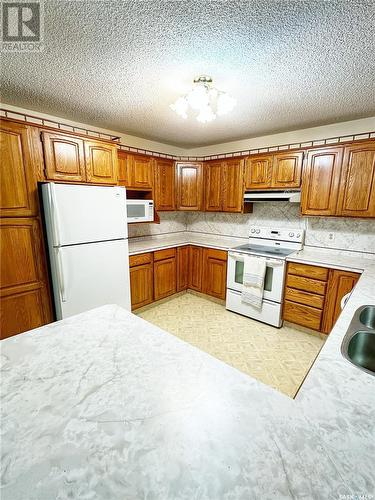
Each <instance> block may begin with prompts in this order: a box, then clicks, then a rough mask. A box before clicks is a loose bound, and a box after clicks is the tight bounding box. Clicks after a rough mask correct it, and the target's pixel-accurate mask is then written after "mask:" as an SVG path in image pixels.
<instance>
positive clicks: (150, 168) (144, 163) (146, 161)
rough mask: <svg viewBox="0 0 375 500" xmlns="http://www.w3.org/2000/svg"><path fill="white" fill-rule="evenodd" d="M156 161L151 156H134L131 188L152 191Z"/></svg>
mask: <svg viewBox="0 0 375 500" xmlns="http://www.w3.org/2000/svg"><path fill="white" fill-rule="evenodd" d="M153 163H154V160H153V158H152V157H151V156H139V155H134V156H133V157H132V165H131V187H135V188H144V189H152V181H153V175H154V164H153Z"/></svg>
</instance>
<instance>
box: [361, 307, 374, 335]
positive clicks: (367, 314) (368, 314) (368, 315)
mask: <svg viewBox="0 0 375 500" xmlns="http://www.w3.org/2000/svg"><path fill="white" fill-rule="evenodd" d="M359 321H360V322H361V323H362V325H365V326H367V327H368V328H371V329H372V330H375V306H366V307H365V308H364V309H363V311H362V312H361V314H360V315H359Z"/></svg>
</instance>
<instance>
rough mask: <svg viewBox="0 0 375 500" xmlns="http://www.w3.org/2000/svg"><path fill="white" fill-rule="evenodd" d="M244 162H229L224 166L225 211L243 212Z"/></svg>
mask: <svg viewBox="0 0 375 500" xmlns="http://www.w3.org/2000/svg"><path fill="white" fill-rule="evenodd" d="M243 172H244V161H243V160H228V161H226V162H225V163H224V165H223V211H224V212H242V205H243V196H244V184H243Z"/></svg>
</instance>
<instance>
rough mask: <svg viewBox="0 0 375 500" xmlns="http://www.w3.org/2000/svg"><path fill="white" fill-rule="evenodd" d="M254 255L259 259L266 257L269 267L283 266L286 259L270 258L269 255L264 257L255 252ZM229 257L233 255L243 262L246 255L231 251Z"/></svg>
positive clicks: (235, 258)
mask: <svg viewBox="0 0 375 500" xmlns="http://www.w3.org/2000/svg"><path fill="white" fill-rule="evenodd" d="M251 256H252V257H256V258H257V259H266V261H267V266H268V267H279V266H283V265H284V263H285V261H284V260H280V261H279V260H273V259H272V260H271V259H269V258H268V257H263V256H262V255H254V254H251ZM229 257H232V258H233V259H234V260H239V261H241V262H243V261H244V255H243V254H241V253H230V254H229Z"/></svg>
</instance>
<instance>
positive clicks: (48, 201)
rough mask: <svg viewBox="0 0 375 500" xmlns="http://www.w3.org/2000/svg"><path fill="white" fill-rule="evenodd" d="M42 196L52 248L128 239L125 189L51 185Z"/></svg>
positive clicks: (43, 189) (45, 188)
mask: <svg viewBox="0 0 375 500" xmlns="http://www.w3.org/2000/svg"><path fill="white" fill-rule="evenodd" d="M42 193H43V205H44V209H45V213H46V221H47V226H48V225H50V228H49V230H50V234H51V236H52V244H53V246H55V247H57V246H64V245H76V244H79V243H89V242H93V241H108V240H114V239H119V238H127V237H128V226H127V216H126V190H125V188H123V187H117V186H113V187H111V186H78V185H73V184H55V183H53V182H50V183H46V184H43V186H42ZM47 229H48V227H47Z"/></svg>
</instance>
